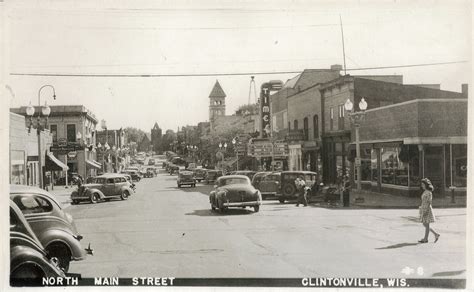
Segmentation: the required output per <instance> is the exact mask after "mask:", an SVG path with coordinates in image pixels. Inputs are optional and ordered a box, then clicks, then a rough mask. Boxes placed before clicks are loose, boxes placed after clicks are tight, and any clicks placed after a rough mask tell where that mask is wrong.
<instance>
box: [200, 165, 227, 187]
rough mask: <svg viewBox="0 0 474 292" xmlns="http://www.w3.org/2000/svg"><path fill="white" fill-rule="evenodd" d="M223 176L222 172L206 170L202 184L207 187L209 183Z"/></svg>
mask: <svg viewBox="0 0 474 292" xmlns="http://www.w3.org/2000/svg"><path fill="white" fill-rule="evenodd" d="M223 175H224V173H223V172H222V170H214V169H208V170H207V172H206V178H205V179H204V182H205V184H206V185H208V184H209V183H211V182H215V181H216V180H217V179H218V178H219V177H221V176H223Z"/></svg>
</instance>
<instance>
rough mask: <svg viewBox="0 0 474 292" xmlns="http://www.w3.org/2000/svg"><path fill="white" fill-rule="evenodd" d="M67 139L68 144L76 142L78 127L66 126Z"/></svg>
mask: <svg viewBox="0 0 474 292" xmlns="http://www.w3.org/2000/svg"><path fill="white" fill-rule="evenodd" d="M66 139H67V141H68V142H76V125H74V124H71V125H67V126H66Z"/></svg>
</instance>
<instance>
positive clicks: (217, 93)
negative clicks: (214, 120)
mask: <svg viewBox="0 0 474 292" xmlns="http://www.w3.org/2000/svg"><path fill="white" fill-rule="evenodd" d="M216 97H217V98H225V97H226V95H225V92H224V90H223V89H222V87H221V85H220V83H219V80H216V84H214V87H213V88H212V90H211V94H209V98H216Z"/></svg>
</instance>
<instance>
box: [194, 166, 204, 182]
mask: <svg viewBox="0 0 474 292" xmlns="http://www.w3.org/2000/svg"><path fill="white" fill-rule="evenodd" d="M193 173H194V178H195V179H196V180H197V181H198V182H201V181H202V180H204V179H205V178H206V173H207V169H205V168H196V169H194V170H193Z"/></svg>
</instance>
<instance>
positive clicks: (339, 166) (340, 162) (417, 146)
mask: <svg viewBox="0 0 474 292" xmlns="http://www.w3.org/2000/svg"><path fill="white" fill-rule="evenodd" d="M386 80H387V79H386ZM388 80H390V79H388ZM390 81H393V80H390ZM395 81H396V80H395ZM320 91H321V96H322V100H321V109H322V125H323V128H322V129H323V132H322V139H323V152H324V156H323V178H324V181H325V182H326V183H335V182H336V181H337V178H338V176H340V175H341V174H342V173H344V172H346V173H347V172H348V173H351V174H354V172H355V169H354V165H353V163H352V162H353V161H354V160H353V159H354V156H355V151H354V149H355V148H354V140H355V138H354V133H353V129H352V125H351V123H350V119H349V116H348V115H347V113H346V112H345V109H344V103H345V102H346V100H347V99H350V100H351V101H352V103H353V104H354V105H355V106H354V107H355V110H357V111H358V110H359V109H358V104H359V102H360V100H361V99H362V98H364V99H365V100H366V102H367V104H368V109H367V111H366V119H365V121H363V122H362V124H361V128H360V133H361V135H360V140H361V145H362V146H361V157H362V171H361V178H362V180H363V181H365V182H367V183H364V185H365V187H368V188H371V189H377V190H379V191H387V192H388V191H390V190H391V191H393V192H394V193H407V194H408V193H410V191H415V190H418V187H419V182H418V183H417V184H416V181H417V180H419V177H420V176H423V175H425V176H427V175H430V176H431V178H432V181H433V183H434V184H436V186H437V188H438V190H439V191H440V192H444V189H445V185H443V183H442V182H443V181H444V182H445V181H446V180H445V179H443V177H447V175H446V174H444V175H440V173H439V171H440V169H441V166H442V168H446V166H447V164H446V163H442V164H440V163H441V162H440V161H441V157H444V156H443V155H445V152H443V151H446V149H447V148H450V147H452V146H449V145H451V144H455V145H462V144H465V143H462V142H463V141H464V142H465V141H466V140H465V139H466V137H467V135H466V130H465V129H464V130H463V126H462V124H463V123H466V121H467V113H463V112H462V104H463V102H465V101H466V97H467V92H465V93H457V92H450V91H443V90H437V89H432V88H427V87H421V86H415V85H403V84H401V83H400V82H385V81H377V80H373V78H372V76H367V77H364V78H362V77H361V76H349V75H346V76H343V77H340V78H338V79H336V80H332V81H329V82H327V83H325V84H323V85H321V87H320ZM451 103H453V104H451ZM420 105H422V106H420ZM433 105H434V106H433ZM448 105H450V106H448ZM451 105H452V106H451ZM437 107H441V108H443V110H445V112H444V113H442V114H443V115H444V117H445V120H444V124H441V123H429V124H426V123H425V122H426V119H429V117H431V119H435V118H434V116H436V119H438V118H440V117H439V116H438V115H439V114H440V111H439V110H437V109H436V108H437ZM460 111H461V112H460ZM377 117H378V118H377ZM420 121H424V122H423V123H420ZM433 121H434V120H433ZM449 127H457V132H456V131H453V132H451V133H450V132H449V130H447V129H448V128H449ZM415 128H416V131H415V130H414V129H415ZM396 129H398V132H397V130H396ZM420 137H423V139H421V138H420ZM427 137H429V139H425V138H427ZM463 137H464V138H463ZM430 139H432V140H430ZM430 141H431V142H434V141H437V142H436V143H434V144H436V145H444V146H442V147H441V148H436V147H434V146H435V145H431V143H429V142H430ZM458 143H460V144H458ZM446 145H448V146H446ZM432 146H433V147H434V148H432ZM460 147H461V148H462V147H463V146H460ZM454 148H455V150H458V146H455V147H454ZM423 149H427V151H426V152H423V151H424V150H423ZM433 149H434V150H433ZM415 150H416V151H415ZM418 150H419V151H418ZM420 151H421V152H422V154H421V155H420V153H418V152H420ZM461 152H462V150H461ZM426 154H428V156H423V155H426ZM407 155H408V156H409V157H410V156H413V157H416V158H412V160H411V164H412V166H411V168H410V169H411V172H410V170H409V166H408V165H407V162H406V161H407V159H408V158H407V157H406V156H407ZM415 155H416V156H415ZM456 155H457V154H456ZM433 157H435V158H433ZM425 158H427V159H425ZM403 161H405V162H403ZM428 161H432V162H430V164H431V163H437V166H433V165H430V166H429V168H430V169H437V171H438V172H437V173H429V172H424V173H423V172H422V169H423V165H425V163H428ZM434 161H436V162H434ZM425 166H428V165H425ZM424 169H425V170H426V169H427V167H424ZM417 170H418V173H416V171H417ZM389 173H392V174H391V175H390V174H389ZM389 177H390V178H389ZM403 177H405V178H404V179H402V178H403ZM352 178H353V179H355V176H354V175H353V177H352ZM410 178H411V179H410ZM374 184H375V186H374ZM415 184H416V186H415Z"/></svg>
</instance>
